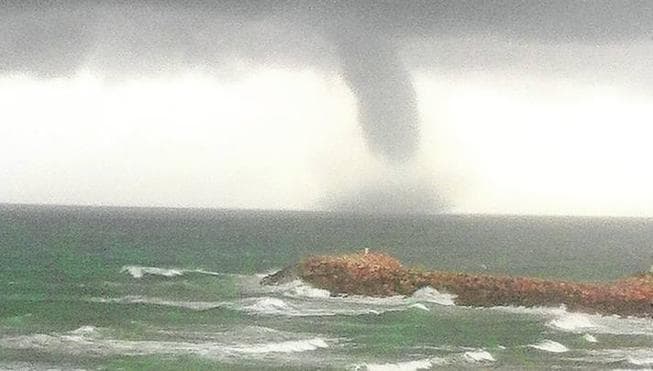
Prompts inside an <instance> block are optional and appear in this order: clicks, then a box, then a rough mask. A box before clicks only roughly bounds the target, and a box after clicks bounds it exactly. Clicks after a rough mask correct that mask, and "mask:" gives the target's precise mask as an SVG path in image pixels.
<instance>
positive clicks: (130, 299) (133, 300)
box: [88, 295, 230, 310]
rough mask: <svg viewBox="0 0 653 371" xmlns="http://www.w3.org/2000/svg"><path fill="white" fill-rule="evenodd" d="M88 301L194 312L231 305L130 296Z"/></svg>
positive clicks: (227, 303) (226, 303)
mask: <svg viewBox="0 0 653 371" xmlns="http://www.w3.org/2000/svg"><path fill="white" fill-rule="evenodd" d="M88 301H91V302H95V303H117V304H152V305H163V306H169V307H179V308H186V309H192V310H207V309H214V308H220V307H228V306H229V304H230V303H229V302H213V301H180V300H167V299H163V298H153V297H146V296H137V295H128V296H123V297H119V298H90V299H88Z"/></svg>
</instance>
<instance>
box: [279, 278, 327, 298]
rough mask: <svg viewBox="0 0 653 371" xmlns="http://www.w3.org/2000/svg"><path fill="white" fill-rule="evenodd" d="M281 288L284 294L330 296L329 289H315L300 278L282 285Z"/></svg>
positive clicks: (312, 296) (314, 296)
mask: <svg viewBox="0 0 653 371" xmlns="http://www.w3.org/2000/svg"><path fill="white" fill-rule="evenodd" d="M281 290H282V291H284V295H286V296H291V297H303V298H329V297H330V296H331V293H330V292H329V291H327V290H322V289H317V288H315V287H313V286H311V285H309V284H307V283H305V282H304V281H302V280H295V281H293V282H290V283H288V284H286V285H282V287H281Z"/></svg>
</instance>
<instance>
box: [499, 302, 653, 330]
mask: <svg viewBox="0 0 653 371" xmlns="http://www.w3.org/2000/svg"><path fill="white" fill-rule="evenodd" d="M491 309H492V310H500V311H504V312H509V313H515V314H523V315H534V316H538V317H543V318H544V319H545V320H547V322H546V325H547V326H548V327H550V328H552V329H555V330H558V331H563V332H571V333H575V334H585V333H587V334H611V335H643V336H653V319H649V318H640V317H621V316H618V315H610V316H604V315H599V314H587V313H580V312H569V311H568V310H567V308H566V307H565V306H564V305H562V306H559V307H530V308H527V307H512V306H501V307H492V308H491Z"/></svg>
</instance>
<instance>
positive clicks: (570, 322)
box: [547, 313, 600, 332]
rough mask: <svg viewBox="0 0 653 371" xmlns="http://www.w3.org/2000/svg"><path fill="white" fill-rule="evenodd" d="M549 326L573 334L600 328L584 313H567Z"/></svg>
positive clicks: (550, 322) (552, 321) (549, 323)
mask: <svg viewBox="0 0 653 371" xmlns="http://www.w3.org/2000/svg"><path fill="white" fill-rule="evenodd" d="M547 325H549V326H550V327H554V328H557V329H560V330H565V331H572V332H575V331H586V330H588V329H597V328H598V327H600V326H598V325H597V324H595V323H593V322H592V319H591V317H590V316H589V315H587V314H583V313H567V314H564V315H561V316H560V317H558V318H556V319H554V320H551V321H549V322H548V323H547Z"/></svg>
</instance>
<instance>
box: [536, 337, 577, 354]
mask: <svg viewBox="0 0 653 371" xmlns="http://www.w3.org/2000/svg"><path fill="white" fill-rule="evenodd" d="M528 347H530V348H533V349H539V350H542V351H545V352H550V353H564V352H568V351H569V348H567V347H566V346H564V345H562V344H560V343H558V342H557V341H553V340H548V339H547V340H542V341H540V342H539V343H537V344H529V345H528Z"/></svg>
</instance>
